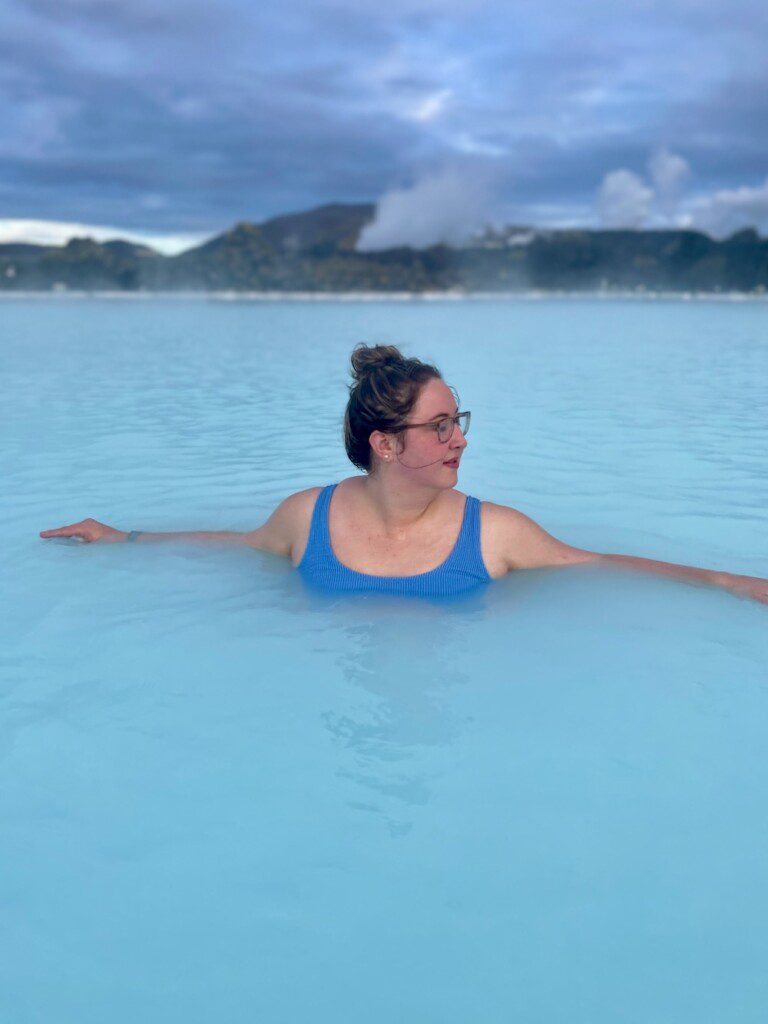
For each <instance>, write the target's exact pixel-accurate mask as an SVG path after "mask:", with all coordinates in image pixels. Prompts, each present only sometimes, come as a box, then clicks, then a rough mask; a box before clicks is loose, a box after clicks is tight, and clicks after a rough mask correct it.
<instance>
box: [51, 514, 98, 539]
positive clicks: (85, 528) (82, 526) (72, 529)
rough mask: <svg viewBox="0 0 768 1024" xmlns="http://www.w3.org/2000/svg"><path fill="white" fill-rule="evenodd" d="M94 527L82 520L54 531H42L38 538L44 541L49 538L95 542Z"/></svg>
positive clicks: (87, 521) (92, 524)
mask: <svg viewBox="0 0 768 1024" xmlns="http://www.w3.org/2000/svg"><path fill="white" fill-rule="evenodd" d="M94 525H95V524H94V523H92V522H91V521H89V520H87V519H83V520H82V521H81V522H79V523H71V524H70V525H69V526H59V527H57V528H56V529H55V530H42V531H41V533H40V536H41V537H44V538H45V539H46V540H47V539H48V538H49V537H82V539H83V540H88V541H90V540H95V538H96V535H97V531H95V530H94Z"/></svg>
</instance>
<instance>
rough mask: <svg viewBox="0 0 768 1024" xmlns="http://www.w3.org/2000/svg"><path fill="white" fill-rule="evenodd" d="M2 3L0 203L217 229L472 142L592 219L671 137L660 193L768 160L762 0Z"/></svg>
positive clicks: (501, 174)
mask: <svg viewBox="0 0 768 1024" xmlns="http://www.w3.org/2000/svg"><path fill="white" fill-rule="evenodd" d="M0 16H2V17H3V25H4V32H3V37H2V40H1V41H0V86H1V87H2V89H3V96H4V99H5V102H4V104H3V107H2V109H1V110H0V217H6V218H7V217H27V218H38V219H39V218H50V219H62V220H73V221H83V222H90V223H94V222H96V223H106V224H122V225H124V226H125V227H126V228H135V229H139V228H143V229H147V228H152V229H153V230H157V231H159V230H163V229H165V230H168V231H174V232H176V231H206V230H216V229H219V228H222V227H224V226H226V225H228V224H229V223H231V222H232V221H234V220H236V219H239V218H243V217H254V218H259V217H265V216H269V215H272V214H274V213H278V212H283V211H287V210H293V209H301V208H304V207H307V206H311V205H315V204H319V203H323V202H328V201H340V200H347V201H362V200H375V199H377V198H379V197H384V196H387V195H390V196H391V195H394V194H397V193H398V192H402V191H403V190H407V189H409V188H412V187H413V186H414V183H416V182H419V181H420V180H423V179H424V178H425V176H429V175H430V174H433V173H435V169H436V168H446V167H455V166H458V165H459V164H461V161H471V160H478V161H480V163H482V164H485V163H487V165H488V166H493V168H494V171H493V180H494V189H493V196H494V198H493V201H492V204H491V205H493V206H494V209H496V210H497V212H498V214H499V215H501V214H502V213H504V214H509V215H510V216H512V217H513V219H515V220H517V221H518V222H519V221H523V222H526V221H527V222H534V221H536V220H539V221H540V220H541V218H546V219H547V220H549V221H551V222H552V223H555V222H558V221H568V220H571V219H574V218H575V219H578V218H579V217H581V218H583V220H584V222H588V221H589V219H590V218H593V219H594V218H595V216H596V212H595V205H594V196H595V191H596V189H597V188H598V187H599V185H600V182H601V181H603V179H604V178H605V176H606V174H610V173H611V172H614V171H618V170H624V171H626V172H627V173H629V174H630V175H635V176H637V177H638V178H640V177H641V176H643V175H644V174H645V173H646V170H647V162H648V159H649V154H653V153H654V152H656V153H658V152H663V151H664V149H665V147H666V150H667V151H668V152H672V151H674V153H675V154H677V155H678V156H679V157H680V158H681V159H685V160H687V161H688V162H689V164H690V167H691V174H690V176H689V177H688V178H687V180H684V179H682V178H681V179H679V180H678V182H677V185H678V188H677V192H675V189H674V188H673V187H670V190H668V192H665V191H664V187H663V186H662V185H661V184H660V181H661V179H660V178H658V180H656V183H655V185H654V195H655V202H656V206H657V207H658V208H661V207H664V209H663V210H662V211H661V212H663V213H664V212H665V213H666V215H667V216H668V217H669V216H672V211H673V209H674V210H676V211H677V212H678V213H679V212H680V210H683V209H686V210H688V213H689V214H690V215H691V216H693V213H692V212H691V209H693V208H691V209H688V207H687V206H686V202H685V196H683V195H682V191H683V188H685V189H686V190H688V189H693V190H694V191H693V192H692V193H691V194H689V195H688V197H687V202H688V205H690V203H691V202H692V200H693V198H695V197H696V196H698V197H699V198H700V200H701V202H700V204H699V207H698V209H699V212H700V214H701V211H702V210H704V209H705V208H706V197H707V196H710V197H711V196H714V195H715V194H716V193H718V192H720V193H722V192H728V191H729V190H730V191H733V190H736V189H738V188H747V189H750V188H751V189H759V188H760V187H762V182H763V179H764V178H765V175H766V173H768V137H766V134H765V132H764V131H762V130H761V128H760V126H761V125H762V124H765V123H768V64H767V62H766V61H765V59H764V53H765V46H766V42H768V9H766V8H764V6H763V5H762V4H758V3H757V2H756V0H735V2H733V3H728V4H725V3H724V0H706V2H702V0H696V2H694V0H670V2H669V3H667V4H664V5H662V4H661V3H660V2H657V0H649V2H646V3H643V4H638V5H632V4H629V5H624V6H622V8H621V13H620V14H617V8H616V6H615V4H613V3H609V2H608V0H585V2H584V3H583V4H580V5H578V7H574V6H573V5H571V4H567V3H566V2H565V0H550V3H549V4H547V5H546V6H545V7H542V5H541V4H535V3H532V2H529V0H518V2H517V3H516V4H515V6H514V7H509V6H508V7H504V6H502V7H499V5H498V4H492V3H490V2H485V0H482V2H481V0H392V2H391V3H388V4H387V5H386V6H385V7H381V5H378V4H374V3H372V2H370V0H355V2H353V0H337V2H335V3H330V2H312V3H310V2H307V0H304V2H300V0H286V2H283V3H281V4H280V5H278V6H277V7H274V8H267V7H266V6H265V5H254V4H251V3H248V2H246V0H223V2H222V3H220V4H218V5H216V6H215V7H214V5H212V4H210V3H208V2H205V3H203V2H202V0H185V2H183V3H182V2H181V0H162V2H159V0H134V2H132V3H131V4H129V5H126V4H124V3H119V2H117V0H24V2H20V0H19V2H16V0H13V2H12V0H0ZM663 173H671V172H670V170H669V168H667V172H662V171H658V172H657V176H658V174H662V177H663ZM643 187H651V186H650V185H643ZM639 195H641V193H640V192H639V191H636V198H637V196H639ZM147 197H152V198H151V199H149V200H148V199H147ZM638 202H640V201H639V200H638ZM719 202H720V205H721V206H722V203H723V200H720V201H719ZM702 204H704V205H702ZM640 205H642V204H640ZM737 205H738V204H737ZM638 208H639V207H638ZM718 208H719V207H718ZM749 208H750V206H749V203H746V204H743V203H742V204H741V206H740V209H742V210H743V211H746V210H747V209H749ZM636 212H637V211H636ZM657 212H658V211H657ZM478 215H479V214H478ZM702 215H703V214H702ZM438 219H439V218H438ZM726 219H727V218H726ZM446 230H447V229H446Z"/></svg>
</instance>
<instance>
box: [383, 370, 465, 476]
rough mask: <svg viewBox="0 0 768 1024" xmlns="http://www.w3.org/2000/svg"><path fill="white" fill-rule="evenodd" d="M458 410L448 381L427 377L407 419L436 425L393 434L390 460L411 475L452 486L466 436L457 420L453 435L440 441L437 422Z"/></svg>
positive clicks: (412, 421) (409, 421)
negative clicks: (398, 434) (398, 436)
mask: <svg viewBox="0 0 768 1024" xmlns="http://www.w3.org/2000/svg"><path fill="white" fill-rule="evenodd" d="M457 412H459V409H458V406H457V405H456V399H455V397H454V395H453V392H452V391H451V389H450V388H449V387H448V385H447V384H446V383H445V382H444V381H442V380H437V379H436V378H433V379H432V380H429V381H427V383H426V384H424V385H423V387H422V389H421V391H420V392H419V398H418V401H417V402H416V404H415V405H414V407H413V409H412V411H411V413H410V415H409V416H408V419H407V423H408V424H413V423H416V424H435V425H434V426H415V427H412V428H411V429H410V430H406V431H405V432H404V433H403V435H402V437H400V438H397V437H394V438H392V443H393V453H394V454H393V458H392V460H391V462H390V463H389V464H390V465H393V466H395V467H397V468H399V469H400V470H401V471H402V472H405V473H407V474H408V475H409V476H410V477H411V479H413V478H415V477H418V478H419V480H420V481H423V482H425V483H427V482H429V483H431V484H432V485H433V486H438V487H453V486H454V485H455V483H456V480H457V474H458V468H459V460H460V459H461V456H462V455H463V453H464V449H465V448H466V447H467V440H466V438H465V437H464V434H463V433H462V431H461V427H460V426H459V425H458V423H457V424H455V426H454V428H453V434H452V435H451V437H450V439H449V440H448V441H447V442H441V441H440V440H439V439H438V435H437V430H436V425H437V422H438V420H439V419H440V418H441V417H442V416H455V415H456V413H457Z"/></svg>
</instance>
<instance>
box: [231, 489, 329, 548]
mask: <svg viewBox="0 0 768 1024" xmlns="http://www.w3.org/2000/svg"><path fill="white" fill-rule="evenodd" d="M322 490H323V488H322V487H305V488H304V489H303V490H301V491H294V492H293V494H289V495H288V497H287V498H283V500H282V501H281V502H280V504H279V505H278V506H277V508H276V509H275V510H274V512H273V513H272V515H271V516H270V517H269V519H267V521H266V523H264V525H263V526H260V527H259V528H258V529H257V530H253V531H252V532H251V533H249V534H248V535H247V537H246V543H248V544H250V545H251V546H252V547H255V548H259V549H261V550H262V551H271V552H272V553H273V554H275V555H288V556H289V557H290V556H291V555H292V553H293V549H294V547H295V546H296V543H297V540H298V539H299V538H300V537H302V536H306V534H307V533H308V532H309V524H310V522H311V519H312V510H313V509H314V507H315V502H316V501H317V498H318V495H319V494H320V492H321V491H322Z"/></svg>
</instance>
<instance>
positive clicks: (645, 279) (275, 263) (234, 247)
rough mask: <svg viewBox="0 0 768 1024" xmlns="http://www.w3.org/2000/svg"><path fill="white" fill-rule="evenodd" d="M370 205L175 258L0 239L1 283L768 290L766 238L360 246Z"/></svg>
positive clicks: (517, 235) (264, 227)
mask: <svg viewBox="0 0 768 1024" xmlns="http://www.w3.org/2000/svg"><path fill="white" fill-rule="evenodd" d="M374 214H375V207H374V206H373V205H372V204H370V203H358V204H343V203H335V204H329V205H325V206H320V207H317V208H316V209H313V210H307V211H304V212H301V213H292V214H286V215H284V216H280V217H273V218H271V219H270V220H267V221H264V222H263V223H261V224H255V223H250V222H248V221H243V222H241V223H239V224H236V225H235V226H234V227H233V228H231V229H230V230H229V231H225V232H223V233H222V234H221V235H218V236H216V237H215V238H212V239H210V240H209V241H208V242H205V243H204V244H203V245H200V246H197V247H196V248H194V249H189V250H187V251H186V252H183V253H180V254H179V255H177V256H162V255H160V254H159V253H158V252H156V251H155V250H154V249H151V248H150V247H148V246H144V245H137V244H135V243H132V242H128V241H125V240H122V239H114V240H112V241H109V242H103V243H98V242H95V241H94V240H93V239H90V238H73V239H71V240H70V241H69V242H68V243H67V244H66V245H64V246H38V245H27V244H23V243H18V242H17V243H9V244H5V245H2V244H0V290H3V291H14V290H41V291H50V290H77V291H98V290H117V291H138V290H144V291H182V292H183V291H256V292H258V291H278V292H279V291H286V292H289V291H309V292H313V291H315V292H354V291H374V292H375V291H380V292H384V293H386V292H392V291H406V292H424V291H438V292H439V291H446V290H451V291H466V292H477V291H483V292H515V291H525V290H530V289H540V290H542V291H552V290H559V291H562V290H567V291H598V292H610V291H619V290H621V291H625V290H630V291H643V290H646V291H659V292H680V291H698V292H718V291H738V292H757V293H762V292H765V291H766V290H767V289H768V240H766V239H764V238H761V237H760V236H759V235H758V233H757V232H756V231H755V230H754V229H752V228H746V229H744V230H741V231H738V232H736V233H735V234H733V235H731V237H730V238H727V239H725V240H723V241H717V240H715V239H713V238H710V237H709V236H708V235H706V234H704V233H702V232H699V231H670V230H666V231H631V230H614V231H592V230H587V229H579V230H576V229H568V230H554V229H538V228H535V227H529V226H525V225H509V226H507V227H502V228H499V227H495V228H490V227H489V228H487V229H485V230H484V231H482V232H479V233H478V234H477V235H476V236H475V237H474V238H473V239H471V240H470V241H469V242H468V243H467V244H466V245H464V246H463V247H460V248H458V247H453V248H452V247H449V246H446V245H434V246H430V247H429V248H425V249H414V248H411V247H408V246H403V247H400V248H395V249H386V250H382V251H379V252H357V251H356V249H355V245H356V244H357V240H358V238H359V236H360V233H361V231H362V229H363V228H364V227H365V225H366V224H367V223H369V222H370V221H371V220H372V219H373V217H374Z"/></svg>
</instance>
